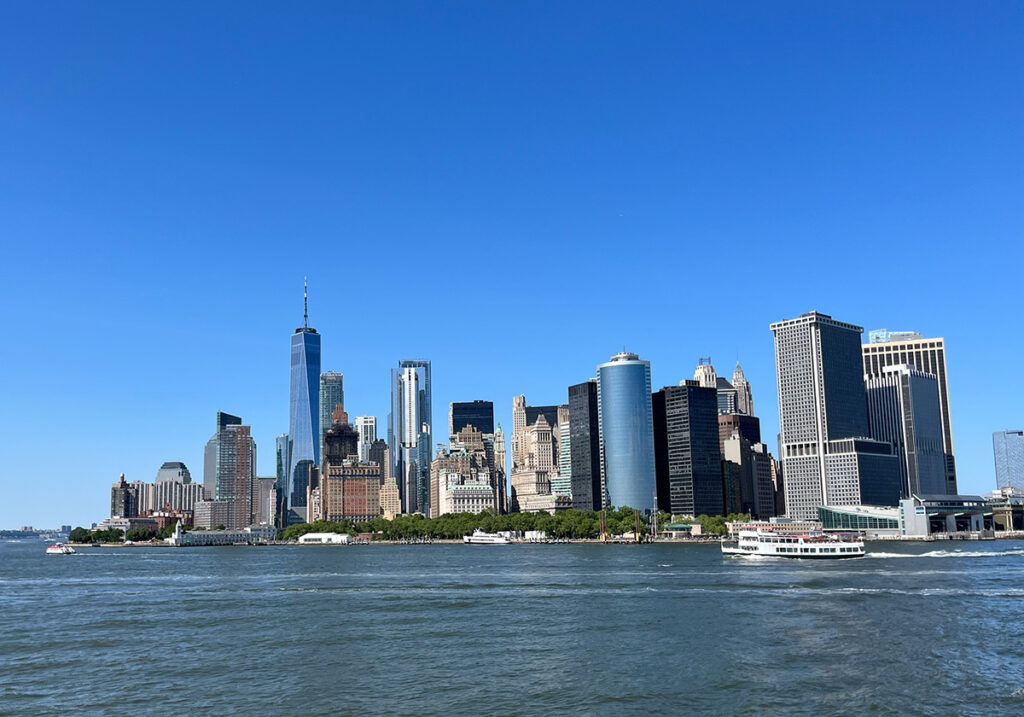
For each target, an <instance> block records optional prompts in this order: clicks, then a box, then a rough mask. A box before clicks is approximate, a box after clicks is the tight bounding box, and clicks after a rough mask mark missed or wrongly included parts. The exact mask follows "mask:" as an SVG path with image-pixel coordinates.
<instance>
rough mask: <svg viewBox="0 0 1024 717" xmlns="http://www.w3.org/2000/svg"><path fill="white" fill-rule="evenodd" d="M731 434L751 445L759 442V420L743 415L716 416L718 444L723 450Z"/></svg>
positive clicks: (723, 414)
mask: <svg viewBox="0 0 1024 717" xmlns="http://www.w3.org/2000/svg"><path fill="white" fill-rule="evenodd" d="M733 433H739V434H740V436H742V437H743V438H745V439H746V440H747V441H748V442H749V443H750V444H751V445H754V444H755V443H760V442H761V419H759V418H758V417H757V416H748V415H747V414H744V413H719V414H718V444H719V446H720V447H721V448H722V449H723V450H724V449H725V441H726V440H728V438H729V436H731V435H732V434H733Z"/></svg>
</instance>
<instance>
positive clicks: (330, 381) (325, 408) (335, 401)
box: [317, 371, 345, 459]
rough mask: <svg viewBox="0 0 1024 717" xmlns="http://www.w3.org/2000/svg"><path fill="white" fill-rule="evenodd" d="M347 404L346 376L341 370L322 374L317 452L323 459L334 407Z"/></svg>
mask: <svg viewBox="0 0 1024 717" xmlns="http://www.w3.org/2000/svg"><path fill="white" fill-rule="evenodd" d="M344 405H345V376H344V374H342V373H341V372H340V371H328V372H326V373H322V374H320V425H319V429H320V432H319V434H318V436H319V441H320V452H319V453H318V454H317V455H318V456H319V457H320V458H321V459H322V458H323V455H324V433H326V432H327V429H328V428H330V427H331V423H332V421H331V416H333V415H334V409H335V408H337V407H338V406H344Z"/></svg>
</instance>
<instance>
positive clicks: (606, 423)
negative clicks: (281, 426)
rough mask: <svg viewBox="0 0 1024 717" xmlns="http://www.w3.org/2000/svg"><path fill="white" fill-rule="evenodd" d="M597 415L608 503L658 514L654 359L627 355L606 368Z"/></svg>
mask: <svg viewBox="0 0 1024 717" xmlns="http://www.w3.org/2000/svg"><path fill="white" fill-rule="evenodd" d="M597 414H598V426H599V431H600V436H601V485H602V488H603V492H604V502H605V503H606V504H608V505H613V506H616V507H622V506H627V505H628V506H630V507H632V508H637V509H640V510H643V511H649V510H652V509H653V507H654V494H655V489H656V481H655V470H654V425H653V418H652V413H651V363H650V361H641V360H640V358H639V357H638V356H637V355H636V354H633V353H628V352H625V351H623V352H622V353H618V354H615V355H614V356H612V358H611V360H610V361H608V362H607V363H603V364H600V365H599V366H598V367H597Z"/></svg>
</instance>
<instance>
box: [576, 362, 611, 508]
mask: <svg viewBox="0 0 1024 717" xmlns="http://www.w3.org/2000/svg"><path fill="white" fill-rule="evenodd" d="M569 454H570V455H569V475H570V477H571V482H572V489H571V492H572V507H573V508H575V509H576V510H598V509H600V508H601V506H602V505H603V499H602V497H601V436H600V429H599V427H598V417H597V379H596V378H592V379H590V380H589V381H584V382H583V383H578V384H575V385H573V386H569Z"/></svg>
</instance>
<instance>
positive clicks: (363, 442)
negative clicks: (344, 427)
mask: <svg viewBox="0 0 1024 717" xmlns="http://www.w3.org/2000/svg"><path fill="white" fill-rule="evenodd" d="M353 425H354V426H355V427H356V430H357V431H359V460H361V461H363V462H364V463H365V462H367V461H368V460H370V446H371V445H373V442H374V441H376V440H377V417H376V416H356V418H355V422H354V423H353Z"/></svg>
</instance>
